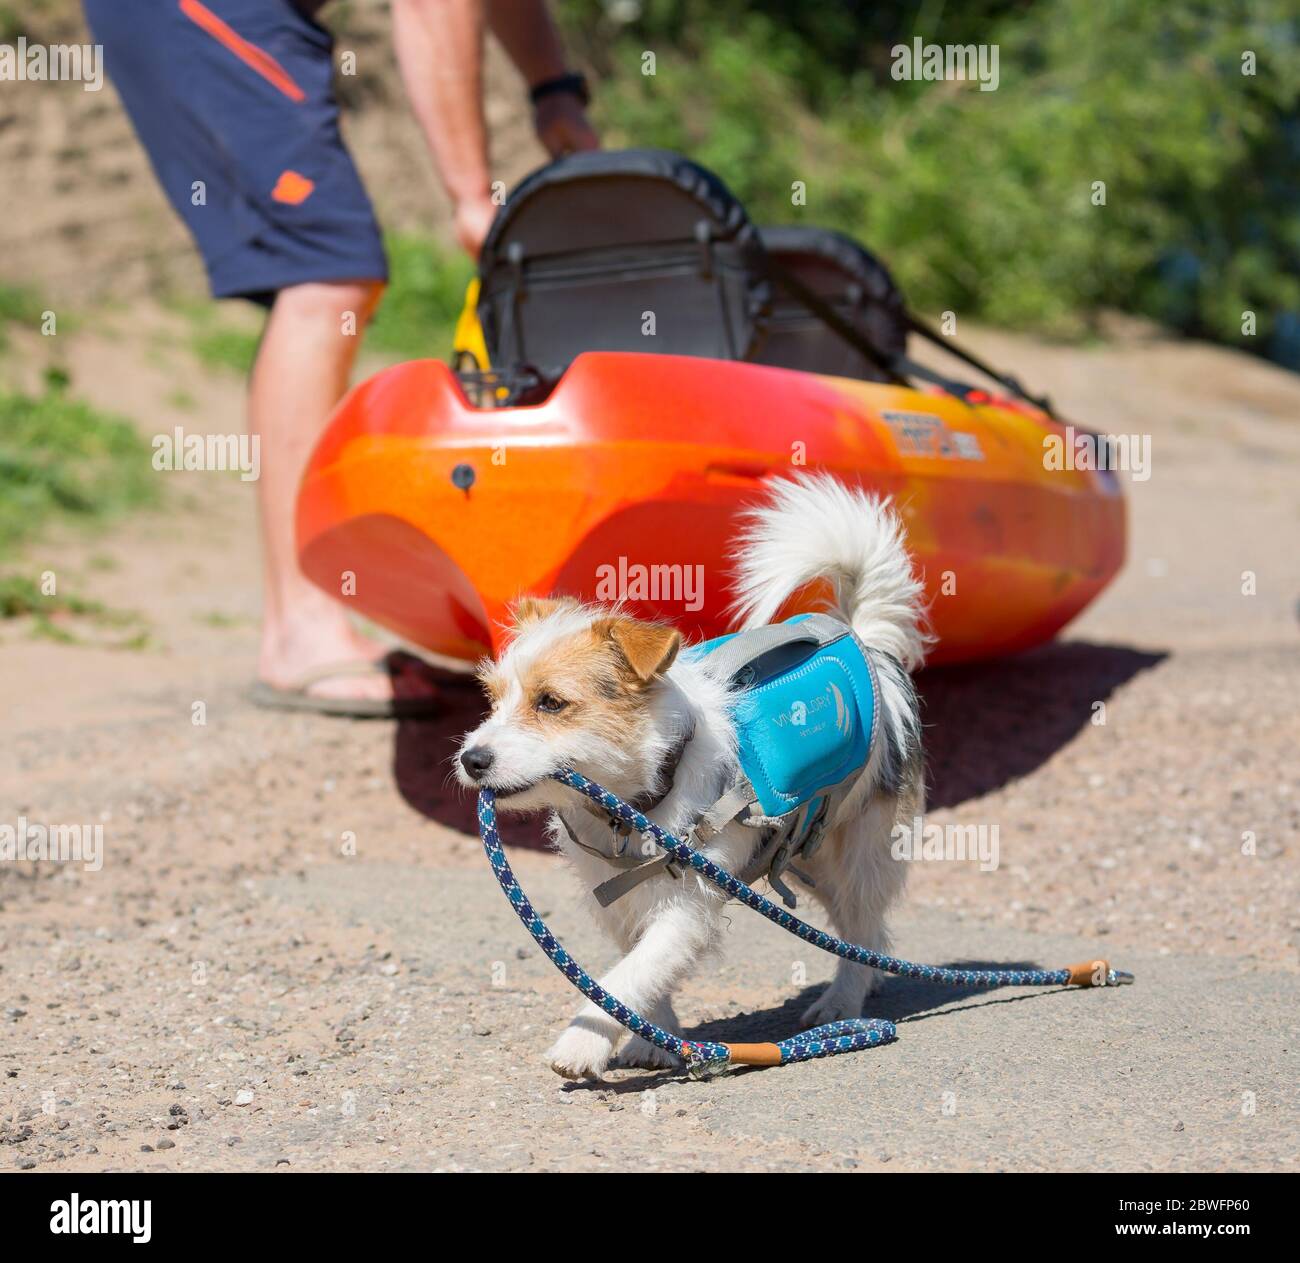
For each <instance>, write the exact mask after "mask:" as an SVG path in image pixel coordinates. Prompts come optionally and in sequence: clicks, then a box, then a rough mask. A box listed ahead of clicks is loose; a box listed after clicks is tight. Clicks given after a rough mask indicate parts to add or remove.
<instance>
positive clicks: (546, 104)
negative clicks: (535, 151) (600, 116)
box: [533, 92, 600, 158]
mask: <svg viewBox="0 0 1300 1263" xmlns="http://www.w3.org/2000/svg"><path fill="white" fill-rule="evenodd" d="M533 127H534V128H535V129H536V131H537V139H538V140H540V141H541V142H542V144H543V145H544V146H545V148H546V152H547V153H548V154H550V155H551V157H552V158H561V157H563V156H564V155H565V154H566V153H576V152H577V151H578V150H579V149H599V148H600V140H599V138H598V137H597V135H596V133H595V131H594V129H593V128H592V126H591V124H590V123H589V122H588V121H587V114H586V111H585V110H584V109H583V105H582V102H581V101H579V100H578V98H577V97H576V96H574V95H573V94H572V93H569V92H557V93H555V94H554V95H553V96H546V97H543V98H542V99H541V101H539V102H538V103H537V105H536V106H535V107H534V109H533Z"/></svg>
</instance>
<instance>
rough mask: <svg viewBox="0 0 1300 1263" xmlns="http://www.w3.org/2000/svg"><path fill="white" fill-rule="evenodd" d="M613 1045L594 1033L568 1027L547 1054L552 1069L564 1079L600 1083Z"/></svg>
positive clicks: (580, 1028) (577, 1027) (602, 1036)
mask: <svg viewBox="0 0 1300 1263" xmlns="http://www.w3.org/2000/svg"><path fill="white" fill-rule="evenodd" d="M613 1051H614V1045H613V1044H612V1043H610V1041H609V1040H608V1039H607V1038H606V1037H605V1036H604V1035H601V1034H598V1033H597V1032H596V1031H588V1030H583V1029H582V1027H580V1026H570V1027H569V1029H568V1030H566V1031H565V1032H564V1034H563V1035H561V1036H560V1038H559V1039H557V1040H556V1041H555V1043H554V1044H553V1045H552V1046H551V1051H550V1052H549V1053H547V1054H546V1057H547V1060H548V1061H549V1062H550V1063H551V1069H552V1070H554V1071H555V1073H556V1074H558V1075H563V1076H564V1078H566V1079H599V1078H600V1076H601V1075H602V1074H604V1073H605V1067H606V1066H608V1065H609V1057H610V1054H611V1053H612V1052H613Z"/></svg>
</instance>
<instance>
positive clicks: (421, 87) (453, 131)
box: [393, 0, 496, 257]
mask: <svg viewBox="0 0 1300 1263" xmlns="http://www.w3.org/2000/svg"><path fill="white" fill-rule="evenodd" d="M484 9H485V0H395V2H394V4H393V45H394V48H395V49H396V51H397V64H398V65H399V66H400V67H401V71H402V82H403V83H404V84H405V85H406V95H407V97H408V98H409V99H410V102H411V109H412V111H413V112H414V114H415V117H416V120H417V122H419V124H420V127H421V128H422V129H423V130H424V137H425V140H426V142H427V143H428V146H429V152H430V153H432V155H433V161H434V165H435V166H436V167H437V168H438V173H439V175H441V176H442V182H443V184H444V185H446V187H447V192H448V193H449V194H450V195H451V201H452V209H453V211H454V214H455V217H456V235H457V237H458V238H459V239H460V243H461V245H463V246H464V247H465V249H466V250H468V251H469V253H470V254H471V255H473V256H475V257H477V255H478V249H479V246H481V245H482V244H483V237H484V236H485V235H486V233H487V229H488V225H489V224H490V223H491V222H492V215H493V214H494V212H495V209H496V208H495V207H494V206H493V205H492V192H491V177H490V175H489V172H488V152H487V123H486V122H485V120H484V117H483V28H484V20H485V13H484Z"/></svg>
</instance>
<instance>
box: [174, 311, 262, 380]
mask: <svg viewBox="0 0 1300 1263" xmlns="http://www.w3.org/2000/svg"><path fill="white" fill-rule="evenodd" d="M259 341H260V334H256V333H251V332H249V331H247V330H245V329H232V328H230V327H229V326H228V325H219V324H215V323H211V322H208V321H200V322H199V323H198V324H197V325H196V327H195V329H194V330H193V332H192V333H191V335H190V349H191V350H192V351H193V352H194V354H195V355H196V356H197V357H198V359H199V361H200V362H201V363H202V364H204V365H205V366H206V367H208V368H215V369H221V370H224V371H226V372H231V373H238V374H240V376H242V377H247V376H248V374H249V373H251V372H252V371H253V361H254V360H255V359H256V358H257V344H258V342H259Z"/></svg>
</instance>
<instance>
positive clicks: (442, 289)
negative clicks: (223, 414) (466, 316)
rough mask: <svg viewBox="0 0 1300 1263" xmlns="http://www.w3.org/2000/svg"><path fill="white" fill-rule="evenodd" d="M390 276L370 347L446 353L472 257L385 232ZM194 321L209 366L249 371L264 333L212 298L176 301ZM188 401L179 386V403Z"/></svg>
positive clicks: (397, 352)
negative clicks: (234, 321)
mask: <svg viewBox="0 0 1300 1263" xmlns="http://www.w3.org/2000/svg"><path fill="white" fill-rule="evenodd" d="M384 244H385V247H386V249H387V251H388V261H389V282H388V288H387V289H386V290H385V291H384V297H383V301H382V302H381V303H380V305H379V310H378V311H377V312H376V313H375V316H374V318H373V319H372V320H371V322H370V325H369V327H368V329H367V330H366V335H365V342H364V346H365V348H366V349H367V350H369V351H372V352H377V353H379V354H381V355H385V356H388V357H390V358H394V359H402V360H412V359H426V358H429V357H432V358H434V359H444V360H445V359H448V358H450V356H451V343H452V335H453V333H454V332H455V328H456V319H457V317H458V316H459V315H460V311H461V307H462V306H463V305H464V302H465V286H466V285H468V284H469V281H470V279H471V278H472V277H473V275H474V268H473V266H472V265H471V263H470V262H469V260H468V259H467V258H466V257H465V256H464V255H463V254H461V253H460V252H459V251H452V250H448V249H446V248H445V247H443V246H442V245H441V244H440V243H439V242H438V241H436V240H435V239H434V238H432V237H429V236H424V235H421V234H418V233H390V234H388V235H387V237H386V238H385V242H384ZM172 307H173V310H174V311H175V312H176V313H177V315H178V316H180V317H183V318H184V319H185V320H187V321H188V322H189V324H190V334H189V347H190V350H191V351H192V352H193V353H194V355H195V356H196V357H197V358H198V360H199V361H200V362H201V363H202V364H204V365H205V366H207V367H208V368H212V369H218V370H221V371H229V372H235V373H239V374H241V375H243V376H247V375H248V373H249V372H250V371H251V369H252V367H253V361H254V359H255V358H256V357H257V347H258V342H259V340H260V334H259V333H256V332H253V331H250V330H246V329H241V328H238V327H236V326H233V325H231V324H228V323H225V322H224V321H223V318H222V317H221V315H220V314H219V312H218V309H216V308H214V307H213V306H212V305H211V304H194V303H186V302H174V303H173V304H172ZM185 403H186V396H185V394H184V392H178V394H177V396H176V406H177V407H183V406H185Z"/></svg>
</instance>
